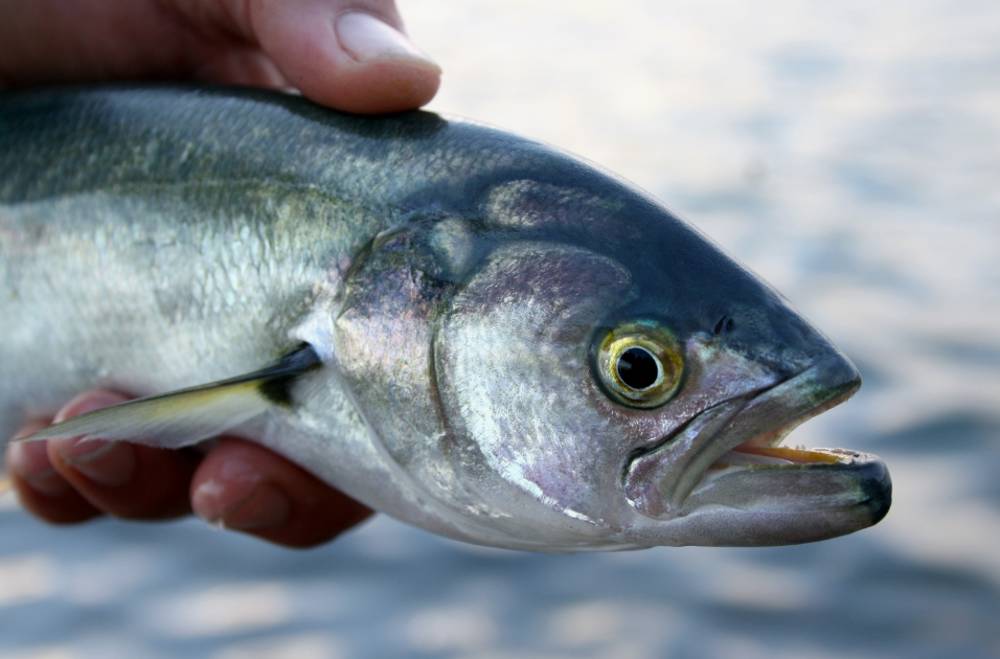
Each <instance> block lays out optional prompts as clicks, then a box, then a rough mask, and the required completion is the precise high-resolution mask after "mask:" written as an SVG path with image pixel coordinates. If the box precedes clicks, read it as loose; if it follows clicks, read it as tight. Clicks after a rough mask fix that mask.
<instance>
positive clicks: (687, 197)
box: [0, 0, 1000, 658]
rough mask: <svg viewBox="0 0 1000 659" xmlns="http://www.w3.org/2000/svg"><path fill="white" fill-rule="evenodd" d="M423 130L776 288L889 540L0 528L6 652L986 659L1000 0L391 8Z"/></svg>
mask: <svg viewBox="0 0 1000 659" xmlns="http://www.w3.org/2000/svg"><path fill="white" fill-rule="evenodd" d="M402 4H403V5H404V7H403V8H404V10H405V12H406V14H407V16H408V18H409V25H410V28H411V32H412V33H413V34H414V35H415V36H416V37H417V39H418V41H419V42H420V43H421V45H423V46H424V47H425V48H427V49H428V50H429V51H430V52H432V53H433V54H434V55H435V56H436V57H437V58H438V59H439V60H440V61H441V62H442V64H443V65H444V68H445V86H444V90H443V92H442V93H441V95H440V97H439V99H438V100H437V101H436V102H435V103H434V106H433V107H434V108H435V109H439V110H442V111H449V112H453V113H456V114H459V115H465V116H469V117H475V118H477V119H480V120H483V121H486V122H489V123H492V124H496V125H498V126H502V127H505V128H508V129H511V130H513V131H515V132H519V133H523V134H526V135H528V136H531V137H535V138H539V139H542V140H545V141H547V142H551V143H553V144H557V145H560V146H562V147H565V148H567V149H569V150H571V151H574V152H576V153H578V154H580V155H583V156H585V157H587V158H589V159H591V160H594V161H597V162H600V163H601V164H603V165H605V166H607V167H608V168H609V169H611V170H613V171H616V172H619V173H621V174H622V175H624V176H625V177H627V178H629V179H631V180H633V181H635V182H636V183H638V184H640V185H641V186H643V187H644V188H646V189H647V190H649V191H651V192H652V193H653V194H655V195H656V196H657V197H659V198H661V199H663V200H665V201H666V202H667V204H668V205H669V206H670V207H672V208H673V209H674V210H675V211H677V212H678V213H679V214H680V215H682V216H683V217H685V218H686V219H688V220H690V221H692V222H694V223H695V224H697V225H698V226H699V227H701V229H702V230H704V231H705V232H706V233H708V234H709V235H711V236H713V237H714V238H715V239H716V240H717V241H719V242H721V243H722V244H723V245H724V246H725V247H726V248H727V249H728V251H729V252H731V253H732V254H734V255H736V256H737V257H738V258H739V259H740V260H741V261H743V262H745V263H747V264H748V265H749V266H751V267H752V268H753V269H754V270H756V271H757V272H759V273H761V274H762V275H764V276H765V278H766V279H768V280H769V281H771V282H772V283H773V284H775V285H776V286H777V287H778V288H779V289H780V290H782V291H783V292H784V293H785V294H786V295H787V296H788V297H789V298H791V299H792V300H793V301H794V302H795V303H796V305H797V306H798V307H799V308H800V309H801V310H802V311H804V312H805V314H806V315H807V316H808V317H810V318H812V319H813V320H814V321H815V322H816V324H817V325H818V326H819V327H821V328H823V329H824V330H825V331H826V332H827V333H828V334H829V335H830V336H831V338H833V340H834V341H835V342H836V343H837V344H839V345H840V347H841V348H843V349H844V351H845V352H847V353H848V354H849V355H851V356H852V357H853V358H854V359H855V360H856V362H857V364H858V366H859V367H860V369H861V371H862V373H863V374H864V376H865V386H864V388H863V389H862V391H861V392H860V393H859V394H858V395H857V396H856V397H855V398H854V399H853V400H852V401H851V402H850V403H849V404H847V405H845V406H843V407H841V408H838V409H837V410H834V411H833V412H831V413H829V414H826V415H823V416H822V417H820V418H819V419H817V420H815V421H813V422H811V423H809V424H808V425H807V426H806V427H805V428H803V429H802V430H800V431H798V432H797V433H796V440H795V441H797V442H800V443H804V444H807V445H815V446H822V445H827V446H829V445H842V446H847V447H850V448H854V449H859V450H864V451H871V452H875V453H878V454H880V455H881V456H883V457H884V458H885V459H886V461H887V462H888V464H889V465H890V468H891V471H892V475H893V480H894V484H895V503H894V505H893V508H892V511H891V512H890V513H889V516H888V517H887V518H886V520H885V521H883V522H882V523H881V524H880V525H878V526H877V527H875V528H873V529H870V530H867V531H864V532H861V533H858V534H856V535H853V536H850V537H846V538H841V539H838V540H832V541H827V542H823V543H818V544H814V545H806V546H800V547H790V548H778V549H741V550H722V549H699V548H690V549H656V550H649V551H642V552H635V553H621V554H591V555H570V556H541V555H531V554H522V553H514V552H502V551H492V550H484V549H479V548H475V547H470V546H465V545H461V544H457V543H454V542H449V541H446V540H442V539H439V538H437V537H433V536H430V535H428V534H426V533H423V532H421V531H417V530H414V529H411V528H408V527H405V526H402V525H400V524H398V523H395V522H393V521H391V520H389V519H385V518H382V519H378V520H377V521H375V522H374V523H371V524H369V525H367V526H365V527H364V528H363V529H361V530H360V531H358V532H355V533H353V534H351V535H349V536H348V537H346V538H344V539H342V540H340V541H338V542H336V543H334V544H332V545H330V546H327V547H324V548H322V549H320V550H317V551H312V552H308V553H300V552H291V551H287V550H281V549H277V548H272V547H268V546H266V545H264V544H262V543H259V542H255V541H252V540H249V539H246V538H243V537H240V536H237V535H235V534H226V533H221V532H217V531H215V530H213V529H210V528H207V527H205V526H203V525H201V524H199V523H196V522H192V521H187V522H182V523H176V524H171V525H139V524H123V523H117V522H101V523H96V524H92V525H89V526H86V527H80V528H76V529H72V530H65V529H61V530H57V529H52V528H48V527H45V526H42V525H41V524H39V523H36V522H34V521H31V520H30V519H28V518H27V517H26V516H25V515H23V514H22V513H20V512H19V511H18V510H17V509H16V508H15V507H14V504H13V503H12V502H11V501H10V500H9V498H8V499H5V500H3V503H2V504H0V506H2V507H0V654H2V655H5V656H22V655H23V656H36V655H38V656H51V657H102V658H104V657H137V656H144V657H175V656H182V655H198V656H202V655H208V656H213V657H226V658H228V657H244V656H251V657H297V658H298V657H390V656H456V657H458V656H463V657H464V656H483V657H524V656H530V657H614V658H618V657H648V656H671V657H684V656H733V657H758V656H759V657H775V656H789V657H841V656H846V655H851V656H870V657H885V656H907V657H959V656H961V657H988V656H993V657H996V656H1000V625H998V614H1000V548H998V546H1000V506H998V503H1000V304H998V303H1000V292H998V291H1000V265H998V262H1000V4H997V3H995V2H975V1H969V2H962V1H945V0H941V1H938V2H932V1H925V0H887V1H884V2H880V3H871V2H844V3H820V2H805V1H801V2H800V1H794V0H774V1H772V2H768V3H747V2H742V1H740V0H731V1H725V2H723V1H710V2H705V1H697V2H696V1H694V0H692V1H690V2H654V1H650V2H579V1H577V2H573V3H568V2H566V3H538V2H522V1H514V0H505V1H503V2H501V1H499V0H497V1H489V2H486V1H481V2H467V3H456V2H446V1H445V0H433V1H432V0H422V1H413V2H405V1H404V2H403V3H402Z"/></svg>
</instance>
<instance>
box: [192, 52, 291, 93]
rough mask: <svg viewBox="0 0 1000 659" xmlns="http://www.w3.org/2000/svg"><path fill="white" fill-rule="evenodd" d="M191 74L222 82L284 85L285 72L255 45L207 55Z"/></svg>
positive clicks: (280, 87)
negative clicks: (200, 65)
mask: <svg viewBox="0 0 1000 659" xmlns="http://www.w3.org/2000/svg"><path fill="white" fill-rule="evenodd" d="M194 76H195V77H196V78H198V79H199V80H208V81H215V82H224V83H227V84H231V85H243V86H247V87H266V88H268V89H287V88H289V87H291V84H290V83H289V82H288V80H286V79H285V76H283V75H281V71H279V70H278V67H276V66H275V65H274V62H272V61H271V58H269V57H268V56H267V55H265V54H264V53H262V52H261V51H260V50H258V49H256V48H228V49H224V50H223V51H221V52H220V53H219V54H218V55H214V56H209V57H207V58H206V61H205V63H204V64H203V65H202V67H201V68H200V69H198V70H197V71H195V73H194Z"/></svg>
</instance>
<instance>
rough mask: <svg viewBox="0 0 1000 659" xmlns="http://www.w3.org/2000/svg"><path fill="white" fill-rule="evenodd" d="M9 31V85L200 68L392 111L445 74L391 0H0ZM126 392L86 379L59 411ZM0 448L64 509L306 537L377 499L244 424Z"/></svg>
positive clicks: (24, 495)
mask: <svg viewBox="0 0 1000 659" xmlns="http://www.w3.org/2000/svg"><path fill="white" fill-rule="evenodd" d="M0 44H2V45H0V88H2V87H4V86H7V87H23V86H30V85H37V84H47V83H67V82H99V81H107V80H129V79H137V80H138V79H146V80H148V79H155V78H160V79H182V78H194V79H198V80H205V81H214V82H225V83H232V84H244V85H256V86H264V87H279V88H286V87H294V88H297V89H299V90H301V91H302V93H303V94H305V95H306V96H307V97H309V98H311V99H312V100H314V101H316V102H318V103H322V104H325V105H329V106H331V107H334V108H338V109H341V110H346V111H350V112H394V111H400V110H406V109H411V108H415V107H419V106H420V105H422V104H424V103H426V102H427V101H428V100H430V99H431V97H433V96H434V94H435V92H436V91H437V88H438V85H439V81H440V69H439V68H438V67H437V65H436V64H434V63H433V62H432V61H430V60H429V59H427V58H426V56H424V55H422V54H421V53H420V52H419V51H418V50H417V49H416V48H415V47H414V46H413V45H412V44H411V43H410V42H409V40H408V39H407V38H406V37H405V36H404V35H403V32H402V22H401V20H400V18H399V14H398V12H397V10H396V7H395V4H394V3H393V2H392V1H391V0H354V1H351V2H348V1H347V0H285V1H282V2H277V1H275V0H135V1H134V2H133V1H130V2H108V1H107V0H77V2H75V3H66V2H64V1H63V0H33V1H32V2H30V3H15V2H5V1H3V0H0ZM121 400H124V397H122V396H120V395H118V394H115V393H112V392H107V391H91V392H88V393H85V394H83V395H81V396H79V397H77V398H76V399H74V400H73V401H71V402H69V403H68V404H67V405H66V406H65V407H63V408H62V410H60V411H59V413H58V414H57V415H56V420H61V419H65V418H68V417H70V416H75V415H77V414H82V413H84V412H86V411H90V410H93V409H97V408H100V407H104V406H107V405H111V404H114V403H116V402H120V401H121ZM47 421H48V420H36V421H34V422H32V423H30V424H28V425H26V426H25V427H24V428H22V430H21V432H20V433H19V434H20V435H21V436H24V435H25V434H29V433H31V432H33V431H34V430H37V429H38V428H39V427H41V426H42V425H45V424H46V423H47ZM85 450H86V453H83V451H85ZM6 463H7V467H8V469H9V470H10V473H11V480H12V482H13V485H14V487H15V489H16V490H17V492H18V495H19V498H20V500H21V501H22V503H23V505H24V507H25V508H26V509H27V510H29V511H31V512H32V513H34V514H35V515H37V516H39V517H41V518H42V519H45V520H48V521H50V522H54V523H63V524H66V523H75V522H81V521H84V520H87V519H91V518H93V517H95V516H98V515H101V514H110V515H114V516H117V517H124V518H128V519H166V518H171V517H176V516H179V515H184V514H187V513H188V512H190V511H192V510H193V511H194V512H195V513H197V514H198V515H200V516H201V517H203V518H205V519H207V520H209V521H211V522H214V523H218V524H221V525H223V526H225V527H227V528H232V529H237V530H241V531H244V532H246V533H250V534H253V535H256V536H258V537H261V538H264V539H266V540H270V541H272V542H276V543H279V544H284V545H288V546H296V547H303V546H310V545H314V544H317V543H320V542H324V541H326V540H329V539H330V538H332V537H334V536H336V535H337V534H339V533H341V532H342V531H344V530H345V529H347V528H350V527H351V526H353V525H355V524H357V523H358V522H360V521H361V520H363V519H364V518H366V517H367V516H368V515H369V514H370V511H369V510H368V509H367V508H365V507H364V506H363V505H361V504H360V503H358V502H356V501H353V500H351V499H350V498H348V497H347V496H346V495H344V494H343V493H341V492H338V491H336V490H334V489H331V488H329V487H328V486H326V485H325V484H324V483H322V482H321V481H319V480H318V479H316V478H315V477H314V476H312V475H310V474H308V473H307V472H305V471H304V470H302V469H301V468H299V467H298V466H296V465H294V464H292V463H290V462H288V461H287V460H285V459H284V458H282V457H280V456H278V455H276V454H274V453H271V452H270V451H267V450H266V449H264V448H262V447H260V446H257V445H255V444H251V443H249V442H245V441H242V440H239V439H237V438H223V439H220V440H219V441H218V442H217V443H216V444H214V445H213V446H212V447H211V448H209V449H208V450H207V451H206V452H203V453H202V452H195V451H193V450H192V451H187V450H185V451H165V450H161V449H154V448H150V447H146V446H140V445H129V444H123V443H116V444H109V443H102V442H100V441H99V440H95V441H92V442H87V443H85V444H77V442H76V441H75V440H60V441H52V442H32V443H19V444H13V445H11V446H9V447H8V449H7V459H6Z"/></svg>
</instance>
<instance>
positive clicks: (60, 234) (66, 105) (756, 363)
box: [0, 87, 889, 550]
mask: <svg viewBox="0 0 1000 659" xmlns="http://www.w3.org/2000/svg"><path fill="white" fill-rule="evenodd" d="M0 328H2V334H3V337H4V340H3V341H2V342H0V432H3V433H5V434H6V435H9V434H10V433H11V431H12V430H13V429H14V428H15V427H16V425H17V424H18V423H19V422H20V421H21V420H22V419H23V418H24V417H25V416H26V415H37V414H45V413H51V412H52V411H53V410H54V409H56V408H57V407H58V406H59V405H60V404H61V403H63V402H65V401H66V400H67V399H68V398H70V397H71V396H73V395H74V394H76V393H78V392H79V391H81V390H83V389H85V388H89V387H93V386H95V385H100V386H106V387H111V388H114V389H118V390H121V391H124V392H129V393H132V394H135V395H139V396H144V395H152V394H162V393H165V392H171V391H176V390H178V389H184V388H186V387H191V386H195V385H201V384H205V383H209V382H213V381H218V380H224V379H226V378H230V377H233V376H237V375H239V374H242V373H250V372H254V371H255V370H257V369H260V368H261V367H263V366H265V365H267V364H268V363H271V362H274V361H276V360H280V359H281V357H282V356H283V355H287V354H289V352H290V351H294V350H295V349H296V348H297V347H299V346H303V345H305V346H308V347H309V348H310V350H311V351H312V352H311V354H314V355H315V357H316V362H317V365H316V367H315V368H309V369H307V370H304V371H303V372H302V373H298V374H296V377H294V378H287V379H286V380H283V388H282V391H281V395H278V396H275V395H270V396H264V395H260V396H258V403H259V404H260V405H261V406H262V407H261V409H260V410H258V409H257V408H253V409H254V411H253V413H248V414H240V413H239V412H238V410H237V407H238V406H239V405H241V404H242V403H234V406H233V409H232V410H231V411H230V412H231V413H230V412H227V413H225V414H223V413H220V412H219V410H218V409H214V411H212V412H211V414H208V413H205V414H202V415H201V416H199V415H197V414H195V415H191V416H190V417H189V418H184V419H179V420H178V421H177V424H175V425H174V426H171V423H170V422H169V420H168V422H163V423H161V421H162V419H161V420H160V421H158V422H157V423H160V425H158V426H156V427H155V428H153V429H152V430H150V428H152V427H153V426H142V428H144V429H145V430H147V431H148V432H147V435H148V436H147V437H135V438H136V439H139V440H141V441H147V442H149V443H151V444H155V445H162V446H178V445H182V444H184V443H187V442H190V441H197V440H199V439H202V438H203V437H204V436H206V435H207V434H210V433H211V432H217V431H219V430H222V429H227V428H231V427H236V429H237V430H238V431H239V432H242V433H244V434H246V435H247V436H248V437H250V438H251V439H254V440H256V441H258V442H260V443H262V444H265V445H267V446H269V447H270V448H272V449H274V450H275V451H277V452H279V453H282V454H283V455H285V456H287V457H289V458H290V459H292V460H294V461H296V462H298V463H299V464H301V465H303V466H305V467H306V468H307V469H309V470H310V471H312V472H313V473H315V474H316V475H318V476H319V477H321V478H323V479H324V480H326V481H327V482H329V483H330V484H332V485H334V486H336V487H338V488H340V489H342V490H344V491H345V492H347V493H348V494H350V495H351V496H353V497H355V498H357V499H359V500H361V501H363V502H364V503H366V504H368V505H370V506H372V507H374V508H375V509H377V510H380V511H383V512H386V513H389V514H391V515H393V516H395V517H397V518H399V519H402V520H405V521H408V522H410V523H413V524H416V525H419V526H422V527H424V528H426V529H429V530H431V531H434V532H437V533H441V534H444V535H447V536H449V537H453V538H458V539H462V540H466V541H470V542H475V543H481V544H487V545H495V546H501V547H511V548H521V549H537V550H574V549H622V548H636V547H645V546H653V545H663V544H669V545H679V544H702V545H719V544H722V545H734V544H735V545H755V544H781V543H789V542H803V541H809V540H816V539H821V538H825V537H831V536H835V535H840V534H842V533H847V532H851V531H854V530H857V529H859V528H863V527H865V526H868V525H870V524H873V523H875V522H877V521H878V520H879V519H880V518H881V517H882V516H883V515H884V514H885V511H886V509H887V507H888V502H889V479H888V475H887V472H886V470H885V467H884V465H882V463H881V462H880V461H878V460H877V459H876V458H874V457H872V456H866V455H862V454H857V453H852V452H849V451H842V450H829V451H801V450H799V451H797V450H793V449H786V448H784V447H778V446H777V444H778V442H780V441H781V438H782V437H783V436H784V434H785V433H786V432H787V431H788V430H790V429H791V427H793V426H794V425H796V424H798V423H799V422H801V421H803V420H805V419H806V418H808V417H809V416H811V415H813V414H816V413H818V412H819V411H822V410H823V409H826V408H827V407H830V406H832V405H834V404H836V403H837V402H840V401H841V400H843V399H844V398H846V397H847V396H848V395H849V394H850V393H852V392H853V391H854V390H855V389H856V388H857V386H858V384H859V379H858V375H857V372H856V371H855V369H854V367H853V366H852V365H851V364H850V362H848V361H847V360H846V358H844V357H843V356H842V355H841V354H840V353H838V352H837V351H836V350H835V349H834V348H833V347H832V346H831V345H830V344H829V343H828V342H827V340H826V339H824V338H823V337H822V336H821V335H820V334H819V333H818V332H816V331H815V330H814V329H812V328H811V327H810V326H809V325H808V324H807V323H806V322H805V321H804V320H802V318H801V317H800V316H799V315H797V314H796V313H795V312H794V311H792V310H791V309H790V308H789V307H788V306H787V305H786V303H785V302H784V301H783V300H782V299H781V298H780V297H779V296H778V295H777V294H776V293H775V292H773V291H772V290H771V289H770V288H769V287H768V286H767V285H766V284H764V283H762V282H761V281H760V280H759V279H758V278H756V277H755V276H753V275H752V274H750V273H749V272H747V271H746V270H744V269H743V268H742V267H740V266H739V265H737V264H736V263H734V262H733V261H732V260H730V259H729V258H728V257H726V256H725V255H723V254H722V253H721V252H720V251H719V250H718V249H717V248H716V247H714V246H713V245H712V244H710V243H709V242H708V241H707V240H705V239H704V238H703V237H702V236H700V235H699V234H698V233H696V232H695V231H694V230H692V229H691V228H690V227H689V226H687V225H685V224H684V223H682V222H681V221H679V220H677V219H676V218H674V217H673V216H672V215H670V214H669V213H668V212H667V211H666V210H664V209H663V208H662V207H661V206H660V205H658V204H657V203H656V202H655V201H653V200H651V199H649V198H648V197H647V196H645V195H643V194H641V193H639V192H637V191H635V190H633V189H631V188H630V187H629V186H628V185H626V184H624V183H622V182H621V181H618V180H616V179H614V178H612V177H610V176H608V175H607V174H604V173H601V172H598V171H596V170H594V169H593V168H592V167H590V166H588V165H586V164H583V163H581V162H579V161H576V160H574V159H572V158H570V157H568V156H566V155H564V154H560V153H558V152H556V151H554V150H552V149H550V148H548V147H545V146H542V145H539V144H537V143H534V142H530V141H527V140H523V139H520V138H517V137H514V136H511V135H509V134H505V133H502V132H499V131H495V130H491V129H488V128H484V127H480V126H477V125H472V124H468V123H463V122H455V121H451V120H446V119H443V118H441V117H439V116H436V115H434V114H429V113H423V112H414V113H408V114H403V115H398V116H393V117H384V118H361V117H353V116H347V115H342V114H338V113H335V112H332V111H329V110H326V109H323V108H320V107H317V106H315V105H313V104H311V103H309V102H308V101H306V100H304V99H301V98H298V97H292V96H286V95H280V94H271V93H266V92H252V91H238V90H231V89H198V88H173V87H162V88H157V87H153V88H94V89H54V90H41V91H34V92H21V93H6V94H3V95H0ZM258 393H259V392H258ZM260 401H265V402H260ZM140 409H142V408H140ZM226 409H229V408H226ZM213 415H214V416H213ZM207 416H213V418H212V420H211V421H210V422H205V421H204V418H205V417H207ZM220 416H221V417H224V418H219V417H220ZM102 418H104V417H102ZM108 418H113V417H108ZM158 419H159V417H158ZM111 425H114V424H111ZM167 426H171V427H170V428H167ZM93 427H94V428H97V429H98V430H102V432H100V433H97V434H98V435H99V436H102V437H111V438H127V437H129V434H128V432H126V430H122V432H121V435H120V436H118V435H115V432H114V428H102V427H101V426H99V425H98V426H93ZM137 427H138V426H137ZM57 428H58V426H57ZM164 428H166V429H164ZM132 429H133V428H131V427H129V428H128V430H132Z"/></svg>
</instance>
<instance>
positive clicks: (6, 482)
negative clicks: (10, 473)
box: [0, 476, 12, 497]
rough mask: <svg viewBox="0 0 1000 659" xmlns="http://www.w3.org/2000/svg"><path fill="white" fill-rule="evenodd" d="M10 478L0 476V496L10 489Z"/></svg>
mask: <svg viewBox="0 0 1000 659" xmlns="http://www.w3.org/2000/svg"><path fill="white" fill-rule="evenodd" d="M11 487H12V486H11V483H10V479H9V478H7V477H6V476H0V497H2V496H3V495H5V494H7V493H8V492H10V491H11Z"/></svg>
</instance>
